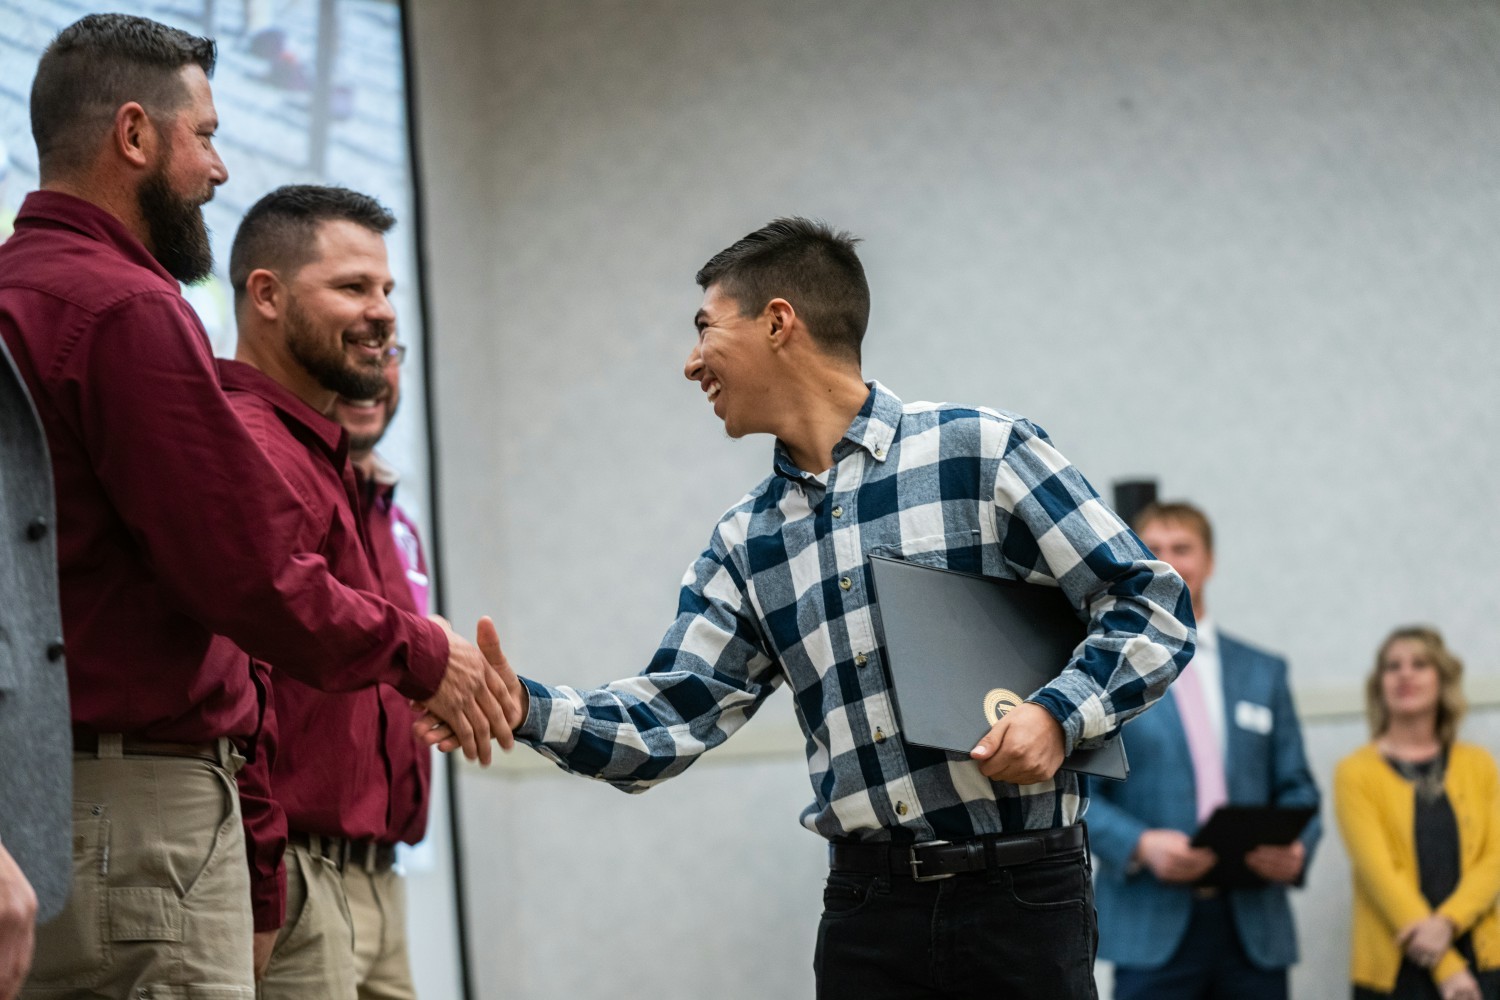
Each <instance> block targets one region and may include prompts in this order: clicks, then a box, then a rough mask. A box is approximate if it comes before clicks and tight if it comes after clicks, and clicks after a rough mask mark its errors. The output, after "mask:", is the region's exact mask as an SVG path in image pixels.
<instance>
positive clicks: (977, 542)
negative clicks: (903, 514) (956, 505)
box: [870, 528, 1009, 576]
mask: <svg viewBox="0 0 1500 1000" xmlns="http://www.w3.org/2000/svg"><path fill="white" fill-rule="evenodd" d="M988 548H989V549H994V548H995V547H994V546H993V545H991V546H989V547H988ZM870 554H871V555H876V556H886V557H888V558H891V559H900V560H902V561H903V562H909V563H917V564H918V565H921V566H935V567H937V568H938V569H951V570H957V571H958V572H960V573H977V574H981V575H984V576H1009V574H1007V573H1003V572H1001V571H1000V567H999V560H998V557H997V556H994V555H993V554H991V553H987V552H986V546H985V544H984V539H983V536H982V535H981V533H980V531H979V529H978V528H975V529H972V530H969V531H950V532H946V533H944V534H938V535H922V536H918V537H914V538H902V539H900V540H899V541H893V542H890V543H887V544H884V545H878V546H876V547H875V548H872V549H871V550H870ZM987 556H988V558H987ZM992 563H993V565H991V564H992Z"/></svg>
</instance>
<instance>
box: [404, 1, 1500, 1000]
mask: <svg viewBox="0 0 1500 1000" xmlns="http://www.w3.org/2000/svg"><path fill="white" fill-rule="evenodd" d="M413 8H414V9H413V11H412V14H413V18H414V21H415V24H416V28H417V41H418V51H417V57H418V71H419V78H418V82H419V84H420V97H421V107H422V120H421V121H419V122H418V126H419V128H420V130H421V132H422V136H423V142H424V149H425V150H426V159H427V179H428V190H427V202H428V206H429V216H428V231H429V242H430V249H431V254H432V261H431V263H432V265H433V275H432V277H433V289H434V291H435V297H436V302H435V303H434V329H433V331H432V338H433V341H434V344H433V348H432V354H433V359H434V362H435V364H436V366H437V383H436V400H437V406H438V413H439V440H438V445H439V448H440V461H441V463H442V466H441V470H440V477H441V483H442V487H443V500H442V511H441V513H442V514H443V517H444V526H445V533H446V544H445V547H444V552H443V556H444V559H445V563H446V568H447V572H448V578H449V584H450V594H451V597H452V600H451V601H450V604H449V606H450V608H451V609H453V610H454V612H455V615H456V617H457V618H458V619H459V620H460V621H461V622H464V623H471V622H472V620H473V618H474V617H475V616H477V615H478V614H481V613H492V614H494V615H495V616H496V618H497V620H498V622H499V624H500V627H501V634H502V637H503V639H504V641H505V644H506V648H507V651H508V653H509V654H510V655H511V657H512V659H513V661H514V662H515V663H516V664H517V666H518V668H519V669H520V670H522V672H525V673H529V674H531V675H533V676H536V677H539V678H542V679H546V680H554V681H567V682H572V683H591V682H598V681H603V680H606V679H609V678H611V677H615V676H619V675H622V674H625V673H630V672H634V671H635V670H637V669H639V668H640V667H641V666H642V665H644V663H645V662H646V659H647V658H648V656H649V654H650V652H651V650H652V649H653V647H654V643H655V641H656V639H657V638H658V637H659V634H660V632H661V630H662V629H663V628H664V627H665V625H666V624H667V622H668V620H669V618H670V615H671V612H672V609H673V606H674V601H675V590H676V586H677V582H678V579H679V577H680V574H681V572H682V570H683V568H684V567H685V566H686V565H687V563H688V561H689V560H690V559H691V558H692V557H693V556H694V555H695V554H696V552H697V551H698V550H699V548H700V547H701V546H702V545H703V543H704V541H705V540H706V538H707V534H708V530H709V528H710V526H711V524H712V522H713V520H714V519H715V518H716V516H717V515H718V514H719V512H720V511H722V510H723V509H724V508H725V507H727V506H728V505H729V504H731V503H732V502H734V500H735V499H737V498H738V496H739V495H740V494H741V493H742V492H743V490H744V489H745V488H746V487H747V486H749V485H750V484H752V483H753V482H754V481H755V480H756V479H758V478H759V477H760V476H761V475H762V474H763V472H764V470H765V469H766V468H767V464H768V463H767V455H768V442H766V441H764V440H754V439H752V440H748V441H744V442H735V443H730V442H727V441H725V440H724V439H723V435H722V432H721V431H720V429H719V427H718V425H717V424H716V422H715V421H714V420H713V418H712V416H711V414H709V413H708V412H706V408H705V405H704V403H703V401H702V399H701V397H700V395H699V393H698V392H697V391H696V390H695V388H694V387H692V386H690V385H688V384H687V383H686V382H684V381H683V380H682V378H681V375H680V366H681V362H682V360H683V357H684V356H685V354H686V352H687V350H688V348H689V346H690V344H691V341H692V336H693V334H692V327H691V316H692V314H693V311H694V309H695V308H696V305H697V298H698V296H697V290H696V288H695V287H694V285H693V284H692V274H693V272H694V270H695V269H696V268H697V267H698V265H700V264H701V263H702V262H703V261H704V260H705V259H706V258H707V257H708V256H709V255H710V254H712V253H713V252H715V251H717V250H718V249H720V248H721V247H722V246H724V245H725V244H727V243H728V242H730V241H732V240H733V239H735V238H737V237H739V236H740V235H742V234H743V233H745V232H748V231H749V230H751V229H753V228H755V227H757V226H759V225H760V224H762V223H764V222H765V221H766V220H767V219H769V218H771V217H772V216H774V215H777V214H783V213H788V212H796V213H802V214H809V215H818V216H823V217H826V218H828V219H830V220H831V221H834V222H836V223H838V224H839V225H843V226H847V227H849V228H851V229H853V230H854V231H855V232H857V233H859V234H860V235H862V236H864V237H866V239H867V242H866V244H865V246H864V259H865V261H866V266H867V269H868V271H869V274H870V277H871V281H872V285H873V288H874V296H875V303H874V311H873V316H872V323H871V333H870V340H869V343H868V347H867V355H866V370H867V372H868V374H869V375H871V376H873V377H877V378H880V379H881V380H882V381H884V382H886V383H887V384H888V385H890V386H891V387H892V388H893V389H895V390H896V391H897V392H898V393H900V394H902V395H904V396H905V397H906V398H909V399H917V398H937V399H954V400H962V401H966V402H980V403H986V404H990V405H997V406H1003V407H1007V408H1010V409H1014V410H1018V411H1020V412H1022V413H1025V414H1027V415H1028V416H1031V417H1033V418H1034V419H1036V420H1037V421H1038V422H1040V423H1041V424H1042V425H1043V426H1044V427H1046V428H1047V429H1048V431H1049V432H1050V433H1051V434H1052V435H1053V437H1054V439H1055V440H1056V441H1057V443H1058V444H1059V446H1060V447H1061V448H1062V449H1063V450H1064V452H1065V453H1066V454H1068V455H1069V456H1070V457H1072V458H1073V459H1074V460H1075V461H1076V462H1077V463H1078V464H1079V465H1080V466H1081V467H1082V468H1083V469H1084V470H1085V471H1086V472H1087V473H1088V474H1089V475H1090V476H1091V477H1092V478H1093V479H1094V481H1095V482H1096V484H1097V485H1098V486H1099V487H1100V488H1101V490H1107V486H1108V483H1109V482H1110V481H1111V480H1112V479H1115V478H1117V477H1122V476H1129V475H1140V474H1147V475H1155V476H1158V477H1160V478H1161V480H1162V481H1163V484H1164V486H1165V489H1166V490H1167V492H1169V493H1170V494H1173V495H1187V496H1191V497H1193V498H1195V499H1197V500H1198V501H1200V502H1201V503H1202V504H1203V505H1204V506H1206V507H1207V508H1208V510H1209V511H1210V512H1211V513H1212V514H1213V515H1214V516H1215V518H1216V520H1217V521H1218V527H1219V532H1220V551H1219V569H1220V578H1219V580H1218V581H1217V583H1216V586H1215V587H1214V588H1213V598H1212V599H1213V607H1214V611H1215V613H1216V617H1218V618H1219V619H1220V620H1221V621H1223V622H1224V623H1225V624H1226V626H1227V627H1229V628H1231V629H1234V630H1237V631H1239V632H1240V633H1242V634H1245V635H1247V636H1250V637H1253V638H1257V639H1259V640H1260V641H1261V642H1262V643H1263V644H1266V645H1269V646H1272V647H1274V648H1277V649H1280V650H1282V651H1284V652H1286V653H1288V654H1289V655H1290V657H1291V659H1292V662H1293V667H1294V672H1295V677H1296V680H1297V683H1298V684H1299V688H1300V690H1301V692H1302V694H1303V696H1304V702H1305V703H1314V702H1315V703H1317V704H1318V705H1319V706H1321V707H1324V708H1326V707H1329V706H1332V705H1335V704H1337V703H1339V702H1340V701H1345V702H1347V701H1348V700H1350V699H1351V698H1353V697H1354V688H1355V685H1356V684H1357V682H1358V679H1359V677H1360V675H1361V674H1362V673H1363V671H1364V670H1365V668H1366V665H1367V659H1368V657H1369V655H1370V652H1371V650H1372V648H1373V646H1374V644H1375V643H1376V642H1377V641H1378V639H1379V637H1380V636H1381V634H1382V633H1383V632H1384V630H1385V629H1386V628H1388V627H1389V626H1390V625H1392V624H1395V623H1396V622H1398V621H1403V620H1407V619H1413V618H1422V619H1429V620H1434V621H1436V622H1438V623H1440V624H1441V625H1442V626H1443V627H1444V628H1445V629H1446V630H1447V631H1448V632H1449V634H1450V638H1451V639H1452V641H1453V643H1454V645H1455V646H1456V647H1457V648H1458V649H1460V650H1461V651H1462V652H1463V653H1464V654H1465V655H1466V656H1467V658H1468V659H1469V662H1470V665H1471V674H1472V675H1474V676H1473V686H1474V688H1475V690H1476V691H1487V692H1494V691H1496V690H1500V685H1497V681H1500V666H1497V664H1500V632H1497V631H1496V630H1495V629H1494V627H1493V622H1492V618H1493V612H1492V608H1493V607H1494V605H1495V599H1496V586H1495V584H1494V580H1493V575H1492V574H1490V573H1487V572H1486V570H1487V569H1488V566H1489V560H1490V559H1491V558H1492V556H1491V553H1493V552H1494V551H1495V550H1496V548H1497V543H1500V526H1497V525H1500V522H1497V520H1496V519H1495V518H1494V517H1492V516H1490V513H1489V507H1490V505H1491V503H1490V501H1491V498H1493V497H1494V496H1495V495H1496V494H1497V492H1500V472H1497V471H1496V469H1495V466H1494V463H1493V462H1491V461H1488V459H1489V457H1490V456H1491V455H1492V454H1493V452H1494V448H1493V446H1492V444H1491V442H1492V441H1493V440H1494V438H1495V437H1496V434H1497V432H1500V413H1497V408H1496V407H1495V405H1494V403H1493V399H1494V396H1495V390H1496V387H1497V385H1500V379H1497V374H1500V371H1497V369H1500V347H1497V346H1496V342H1497V339H1496V333H1495V332H1496V329H1497V327H1500V299H1497V297H1496V296H1495V294H1494V292H1493V284H1494V276H1495V274H1496V273H1497V271H1500V268H1497V265H1500V239H1497V235H1500V188H1497V186H1496V184H1495V183H1494V158H1495V151H1496V149H1497V148H1500V111H1497V109H1500V58H1497V56H1500V7H1497V6H1496V5H1495V4H1494V3H1491V2H1464V0H1452V2H1444V3H1440V4H1432V3H1415V2H1394V0H1360V2H1356V0H1314V2H1294V0H1245V2H1240V3H1236V4H1233V5H1227V4H1221V5H1200V4H1188V3H1149V4H1147V3H1134V2H1123V3H1122V2H1115V3H1105V2H1095V3H1089V2H1080V0H1055V2H1053V3H1050V4H1046V5H1041V4H1026V3H1019V2H1016V3H957V2H954V3H933V4H916V3H905V2H901V3H897V2H872V0H859V2H855V0H837V2H835V0H827V2H823V3H820V4H816V5H812V4H801V3H796V2H793V0H778V2H748V3H741V4H734V5H728V4H714V5H709V4H688V3H671V2H665V0H641V2H635V3H630V4H625V3H581V2H557V0H550V2H543V0H515V2H510V3H506V4H503V5H493V6H492V5H489V4H484V3H481V2H478V0H431V2H428V0H424V2H423V3H421V4H414V5H413ZM1486 287H1490V288H1491V289H1492V290H1491V291H1490V292H1484V291H1483V289H1484V288H1486ZM762 714H763V716H764V717H763V718H760V719H757V720H756V721H755V722H753V723H752V724H751V726H750V727H749V728H748V729H747V730H746V732H745V733H743V734H741V735H740V736H739V737H737V738H736V741H733V742H740V741H745V742H747V743H748V744H749V745H750V746H751V747H752V748H753V749H755V752H756V753H759V752H760V750H761V749H764V753H765V754H768V755H769V756H754V755H753V754H752V756H749V757H739V758H731V759H730V760H728V761H726V762H724V763H720V764H714V763H713V762H705V764H703V765H700V767H699V768H697V769H695V770H694V771H693V772H690V773H689V774H688V775H686V776H684V777H683V778H682V779H680V780H679V781H678V782H676V783H675V786H674V785H668V786H667V787H664V788H662V789H660V790H657V791H654V792H652V793H651V794H650V795H648V796H646V797H645V798H644V799H642V800H637V799H627V798H626V797H624V796H620V795H618V794H617V793H615V792H613V791H610V790H608V789H606V788H602V787H598V786H594V785H592V784H589V783H585V782H581V781H574V782H571V783H569V782H563V781H559V780H554V779H552V778H551V777H550V775H548V774H547V773H545V772H543V771H539V770H535V769H529V768H527V767H526V766H525V765H524V764H523V763H522V762H520V761H517V762H515V763H514V764H512V765H510V766H511V767H512V768H513V769H517V770H516V773H515V776H513V777H509V778H507V777H498V776H495V775H478V774H475V773H473V772H466V773H465V776H464V778H463V779H462V787H463V792H464V808H465V810H466V820H465V833H466V839H467V844H468V847H469V859H470V864H469V882H470V897H471V915H472V916H473V918H474V922H475V926H476V927H477V928H479V936H480V937H481V938H482V939H483V938H485V936H486V935H488V940H489V942H490V944H489V945H487V946H486V947H483V948H481V949H480V952H479V954H478V956H477V963H478V972H479V978H480V981H481V983H482V984H484V995H485V996H496V997H498V996H518V997H538V998H542V997H554V996H564V995H584V996H587V995H598V994H599V993H601V992H603V989H604V987H603V986H602V985H601V984H603V983H608V984H611V985H613V986H618V987H619V988H620V992H621V994H622V995H638V984H640V983H642V982H644V981H645V980H646V979H647V978H650V979H653V980H655V981H657V982H658V983H660V984H661V986H660V989H659V990H658V991H657V994H656V995H658V996H663V997H669V996H682V997H696V996H702V995H704V994H705V993H708V992H712V993H713V994H714V995H719V996H744V997H754V996H771V995H778V996H782V995H799V994H801V995H805V994H806V993H808V992H809V984H810V974H809V968H808V966H809V963H810V960H811V946H812V942H811V938H810V931H811V927H812V926H813V925H814V923H815V919H816V912H815V911H816V907H817V885H816V877H817V871H818V869H819V862H820V859H819V854H818V852H819V848H820V845H819V844H818V842H817V841H816V839H815V838H813V837H812V836H811V835H809V834H806V833H804V832H802V831H800V830H799V829H797V828H796V826H795V823H794V818H795V813H796V811H797V809H798V808H799V807H800V806H801V805H802V804H804V803H805V802H806V801H807V800H808V798H809V793H808V792H807V790H806V785H805V778H803V776H802V768H801V764H800V762H799V761H797V760H796V753H795V739H794V737H792V736H791V735H789V733H788V732H787V722H788V719H789V717H790V711H789V709H788V706H787V704H786V702H785V696H778V697H777V698H776V699H774V700H773V701H772V702H771V703H770V704H768V705H767V706H766V708H765V711H764V712H763V713H762ZM1482 731H1483V732H1485V733H1487V734H1489V735H1491V736H1492V735H1494V731H1495V730H1494V727H1493V726H1491V727H1490V728H1489V729H1484V730H1482ZM1310 738H1311V741H1312V743H1313V745H1314V747H1315V748H1316V750H1317V753H1318V755H1319V766H1320V768H1322V769H1323V770H1324V771H1326V770H1327V768H1328V767H1331V764H1332V761H1333V760H1334V759H1335V758H1336V757H1337V756H1339V755H1340V754H1341V753H1342V752H1343V751H1345V750H1346V749H1347V748H1348V747H1349V746H1352V745H1353V744H1354V743H1355V742H1358V739H1359V738H1360V733H1359V729H1358V726H1357V725H1354V724H1352V723H1343V722H1328V723H1319V724H1318V725H1317V726H1315V727H1314V732H1313V733H1312V734H1310ZM1492 742H1493V741H1492ZM723 752H724V753H726V754H727V753H729V749H728V748H726V750H725V751H723ZM506 773H509V772H506ZM1330 847H1332V848H1333V849H1331V850H1328V851H1326V852H1325V853H1324V854H1323V856H1322V857H1321V858H1320V860H1319V867H1318V869H1316V870H1315V872H1314V877H1313V881H1312V885H1311V887H1310V889H1309V890H1308V892H1307V893H1305V894H1304V896H1303V901H1302V903H1301V904H1299V905H1301V906H1302V907H1303V909H1304V912H1306V911H1307V910H1309V909H1311V910H1313V911H1315V912H1316V914H1317V919H1318V925H1319V926H1320V927H1328V928H1335V929H1331V930H1330V931H1329V934H1327V935H1321V934H1320V935H1319V938H1318V940H1316V941H1310V940H1309V938H1308V935H1306V934H1305V933H1304V944H1305V946H1306V947H1307V950H1308V951H1309V953H1310V954H1309V958H1308V960H1307V961H1305V962H1304V966H1303V968H1302V969H1301V970H1299V973H1298V975H1299V981H1298V982H1299V988H1298V989H1299V994H1301V995H1306V996H1325V995H1338V994H1341V993H1342V989H1341V987H1339V986H1338V984H1340V983H1342V979H1343V975H1344V970H1343V965H1344V946H1343V944H1342V938H1341V937H1340V935H1342V933H1343V931H1342V929H1341V928H1342V927H1343V926H1344V925H1343V923H1342V922H1340V921H1342V920H1343V919H1344V917H1343V913H1344V908H1345V906H1346V891H1347V886H1346V883H1342V882H1339V881H1338V879H1339V878H1342V877H1343V876H1342V875H1341V874H1340V875H1338V876H1337V877H1335V873H1338V872H1340V871H1341V869H1340V866H1341V865H1342V864H1343V862H1342V858H1341V856H1340V855H1339V853H1338V851H1337V848H1336V845H1333V844H1331V845H1330ZM648 943H650V944H658V945H660V950H657V951H653V952H650V953H646V952H645V951H644V949H645V947H646V945H647V944H648ZM710 983H711V984H712V990H709V989H708V986H707V984H710ZM507 986H509V987H510V988H509V989H507V988H506V987H507ZM1330 991H1332V992H1330Z"/></svg>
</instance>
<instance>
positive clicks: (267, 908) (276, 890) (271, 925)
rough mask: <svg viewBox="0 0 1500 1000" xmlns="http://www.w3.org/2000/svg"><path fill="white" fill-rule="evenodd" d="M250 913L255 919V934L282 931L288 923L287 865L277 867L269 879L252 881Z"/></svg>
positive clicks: (252, 879)
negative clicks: (283, 925) (282, 926)
mask: <svg viewBox="0 0 1500 1000" xmlns="http://www.w3.org/2000/svg"><path fill="white" fill-rule="evenodd" d="M250 912H251V914H252V915H253V916H254V918H255V933H257V934H260V933H262V932H264V931H274V930H280V929H281V925H282V924H284V923H285V922H286V865H285V864H279V865H277V866H276V873H275V874H274V875H271V876H270V877H268V878H255V877H253V876H252V877H251V879H250Z"/></svg>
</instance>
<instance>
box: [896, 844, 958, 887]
mask: <svg viewBox="0 0 1500 1000" xmlns="http://www.w3.org/2000/svg"><path fill="white" fill-rule="evenodd" d="M947 843H950V841H947V840H929V841H927V842H926V843H925V844H913V845H912V846H911V848H910V849H909V850H908V851H907V862H906V864H907V867H909V868H910V869H911V880H912V881H913V882H936V881H938V880H939V879H945V878H952V877H953V876H954V875H955V874H957V873H956V872H944V873H943V874H941V875H919V874H917V868H918V866H920V865H921V864H922V862H921V861H920V860H918V858H917V849H918V848H919V847H941V846H942V845H944V844H947Z"/></svg>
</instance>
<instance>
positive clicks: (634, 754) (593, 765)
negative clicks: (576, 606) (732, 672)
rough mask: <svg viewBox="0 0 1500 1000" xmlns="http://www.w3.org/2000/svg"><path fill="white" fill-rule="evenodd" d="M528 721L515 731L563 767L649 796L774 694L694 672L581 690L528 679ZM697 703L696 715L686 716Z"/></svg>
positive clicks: (521, 738) (648, 675) (523, 740)
mask: <svg viewBox="0 0 1500 1000" xmlns="http://www.w3.org/2000/svg"><path fill="white" fill-rule="evenodd" d="M522 683H523V684H524V685H525V686H526V689H527V695H528V702H529V704H528V706H527V715H526V719H525V721H524V722H523V723H522V724H521V726H520V727H518V729H517V730H516V736H517V738H518V739H520V740H521V741H522V742H525V743H528V744H530V745H531V746H532V747H534V748H535V749H536V750H538V751H539V752H541V753H542V754H543V755H544V756H546V757H548V758H549V759H551V760H553V761H555V762H556V763H558V764H559V765H560V766H562V767H563V768H564V769H566V770H568V771H571V772H573V773H575V774H581V775H584V776H586V777H591V778H597V779H599V780H601V781H606V782H608V783H609V784H611V785H614V786H615V787H616V788H619V789H621V790H622V791H627V792H642V791H645V790H646V789H648V788H650V787H652V786H653V785H656V784H658V783H660V782H662V781H665V780H666V779H668V778H670V777H674V776H676V775H678V774H681V773H682V772H683V771H685V770H686V769H687V768H688V767H689V766H690V765H692V763H693V762H694V761H696V760H697V759H698V758H699V757H700V756H702V755H703V754H704V753H706V752H707V751H709V750H711V749H713V748H714V747H716V746H718V745H719V744H720V743H722V742H724V740H726V739H728V738H729V736H730V735H732V734H733V733H734V732H735V731H736V730H738V729H739V727H740V726H742V725H743V724H744V723H745V721H746V720H747V719H749V718H750V716H751V715H753V714H754V712H755V710H756V709H757V708H759V706H760V704H761V703H762V702H763V701H764V700H765V697H766V696H767V695H769V694H770V689H769V688H766V689H764V690H755V691H748V690H744V689H739V688H733V687H727V686H724V687H720V688H719V689H717V690H715V686H714V685H713V684H711V683H709V682H707V681H705V679H704V678H702V677H699V676H697V675H694V674H687V673H675V674H667V675H661V674H650V673H648V674H643V675H640V676H638V677H633V678H629V679H627V680H622V681H615V682H613V683H611V684H608V685H605V686H604V687H600V688H594V689H592V690H586V691H579V690H577V689H575V688H571V687H567V686H558V687H548V686H547V685H544V684H540V683H538V682H536V681H532V680H527V679H525V678H523V679H522ZM687 706H694V707H695V711H694V712H693V714H692V715H686V714H684V712H683V711H682V709H683V708H685V707H687Z"/></svg>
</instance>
